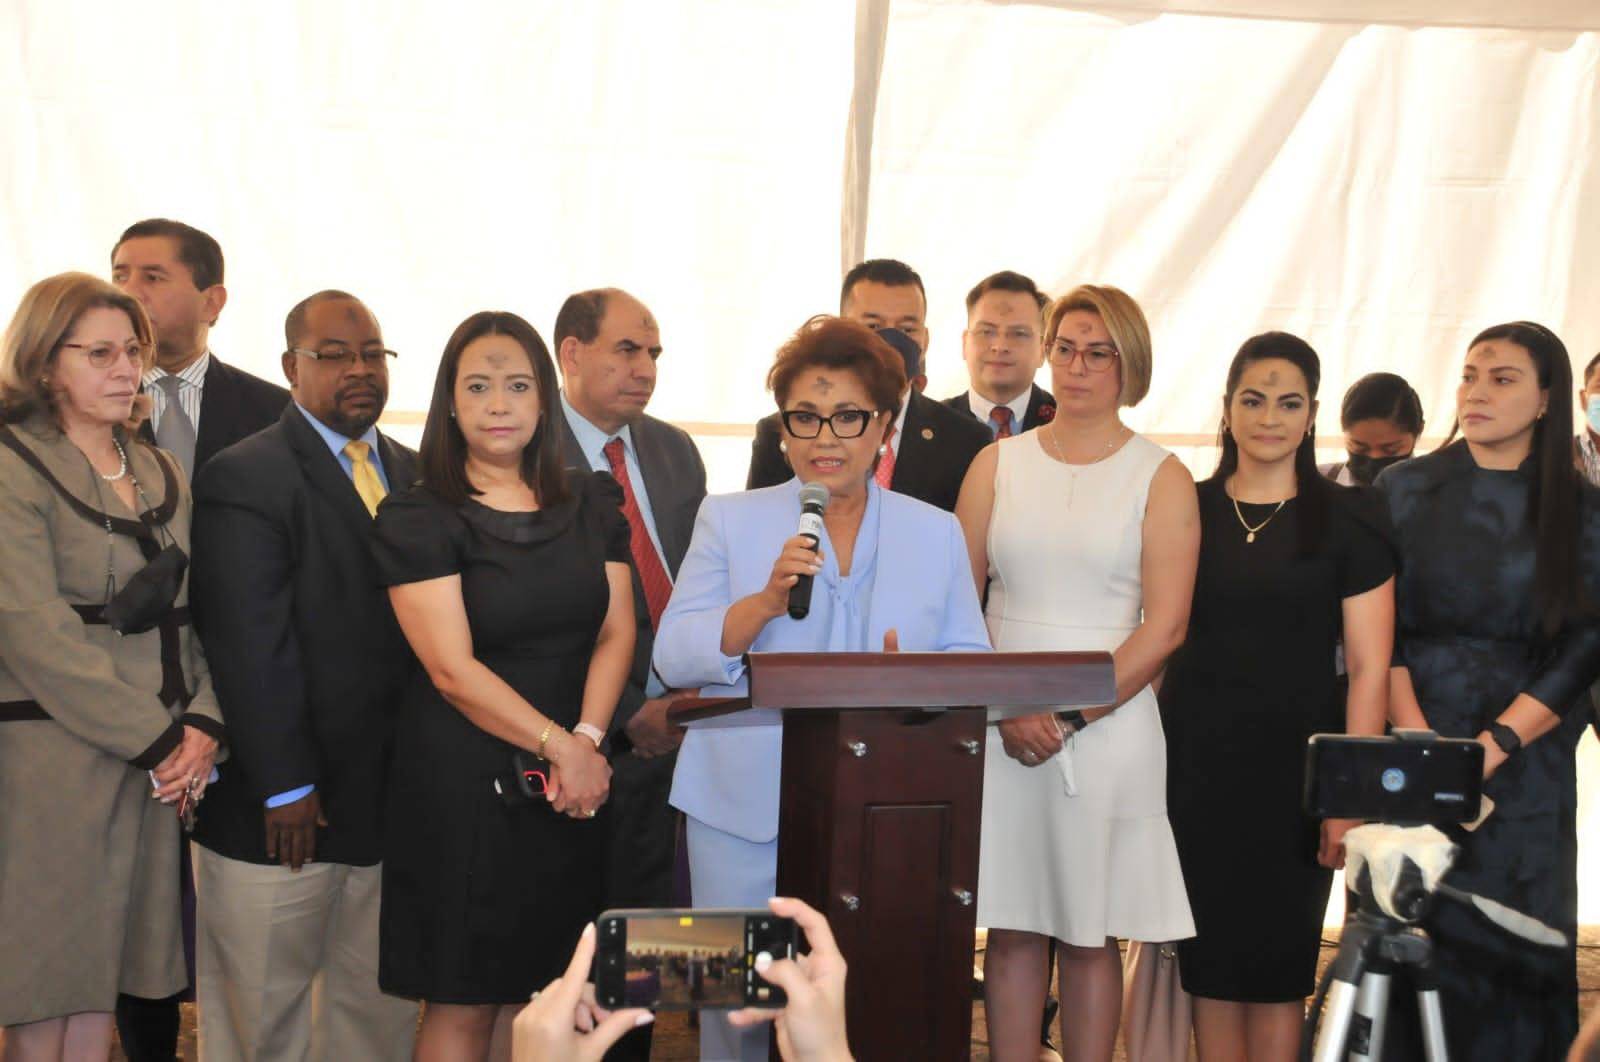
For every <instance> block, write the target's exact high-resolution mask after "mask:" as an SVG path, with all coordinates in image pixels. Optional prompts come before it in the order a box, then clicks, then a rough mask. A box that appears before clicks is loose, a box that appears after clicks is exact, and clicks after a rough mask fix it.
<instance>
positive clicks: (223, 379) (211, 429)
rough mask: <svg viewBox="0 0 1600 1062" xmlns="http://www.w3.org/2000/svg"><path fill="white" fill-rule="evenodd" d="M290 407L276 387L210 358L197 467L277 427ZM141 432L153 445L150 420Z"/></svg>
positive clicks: (197, 441)
mask: <svg viewBox="0 0 1600 1062" xmlns="http://www.w3.org/2000/svg"><path fill="white" fill-rule="evenodd" d="M288 404H289V392H288V391H286V390H284V389H283V388H282V387H279V386H278V385H277V384H273V383H268V382H267V381H265V380H263V379H262V378H261V377H259V376H252V375H250V374H249V373H247V372H245V371H244V370H243V369H236V368H234V367H233V366H232V365H229V364H228V363H227V362H225V361H222V360H221V359H220V358H218V357H217V356H216V355H215V354H213V355H211V364H210V365H209V366H207V367H206V382H205V387H204V388H203V389H202V390H201V392H200V426H199V428H198V429H197V431H196V434H195V438H194V468H195V471H196V472H199V471H200V469H201V467H202V466H203V465H204V464H205V463H206V462H207V461H209V460H211V459H212V458H213V457H215V456H216V455H217V454H218V453H220V452H221V451H223V450H226V449H227V448H228V447H230V446H232V445H233V444H234V443H236V442H238V441H239V440H241V439H244V438H247V437H249V436H251V435H254V434H255V433H256V432H258V431H260V430H261V429H262V428H266V427H270V426H271V425H273V424H276V423H277V421H278V417H280V416H281V415H282V414H283V409H284V407H285V406H287V405H288ZM139 432H140V434H141V435H143V436H144V438H145V440H146V441H147V442H149V443H150V444H151V445H152V446H153V445H155V441H156V437H155V433H154V431H153V430H152V428H151V424H150V422H149V421H148V420H147V421H145V422H144V424H142V425H141V426H140V428H139Z"/></svg>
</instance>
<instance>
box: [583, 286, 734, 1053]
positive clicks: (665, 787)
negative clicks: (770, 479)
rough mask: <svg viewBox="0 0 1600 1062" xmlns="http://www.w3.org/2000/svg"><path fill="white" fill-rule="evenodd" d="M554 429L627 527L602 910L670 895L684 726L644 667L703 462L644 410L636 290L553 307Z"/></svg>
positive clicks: (638, 1041)
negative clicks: (631, 618)
mask: <svg viewBox="0 0 1600 1062" xmlns="http://www.w3.org/2000/svg"><path fill="white" fill-rule="evenodd" d="M555 348H556V357H557V359H558V360H559V362H560V365H561V378H562V385H563V386H562V393H561V409H560V413H561V416H562V420H563V424H562V433H563V439H564V444H563V445H565V447H566V450H567V463H568V464H569V465H570V466H574V467H577V468H586V469H589V470H596V471H606V472H610V473H611V475H612V476H613V477H614V478H615V479H616V480H617V482H618V483H620V484H621V485H622V491H623V496H624V503H623V509H622V511H623V515H625V516H626V517H627V518H628V524H629V526H630V528H631V530H632V548H633V596H634V615H635V616H636V617H637V618H638V624H639V627H638V635H637V637H636V639H635V642H634V659H633V672H632V674H631V675H630V676H629V678H628V685H627V687H626V688H625V689H624V690H623V692H622V699H621V701H620V702H619V703H618V704H617V711H616V714H615V715H614V716H612V737H611V741H612V751H611V769H612V776H611V816H612V824H611V828H612V847H611V856H610V861H609V866H608V868H607V889H606V897H605V903H606V906H608V907H662V906H667V905H669V904H671V902H672V881H673V857H674V855H675V853H676V847H677V813H676V812H674V811H673V810H672V808H671V807H669V806H668V805H667V796H668V793H669V791H670V790H671V788H672V769H673V767H674V766H675V765H676V763H677V759H678V757H677V749H678V744H679V743H680V742H681V741H682V740H683V732H682V730H680V729H679V728H677V727H675V726H672V725H670V724H669V723H668V722H667V718H666V712H667V706H668V704H670V703H671V701H672V700H673V698H674V697H675V696H678V695H679V692H678V691H674V690H669V689H667V688H666V687H665V685H663V684H662V682H661V680H660V679H659V678H658V677H657V676H656V675H655V674H654V673H653V672H652V671H651V669H650V654H651V651H652V650H653V649H654V647H655V629H656V624H657V623H658V622H659V621H660V619H661V611H662V610H663V609H665V608H666V604H667V598H668V597H669V596H670V595H671V592H672V580H673V579H675V578H676V577H677V573H678V565H679V564H681V563H682V562H683V554H684V552H685V551H686V550H687V549H688V548H689V537H690V535H691V534H692V533H693V531H694V519H695V514H696V513H697V512H699V509H700V502H701V500H702V499H703V498H704V497H705V496H706V468H705V464H704V463H703V462H702V461H701V459H700V452H699V451H698V450H697V449H695V445H694V440H692V439H690V438H689V435H688V433H687V432H684V431H682V430H680V429H678V428H675V427H673V426H672V425H670V424H668V423H666V422H665V421H660V420H657V419H656V418H654V417H651V416H648V415H647V414H646V413H645V411H644V409H645V406H646V405H647V404H649V401H650V396H651V394H652V393H653V392H654V391H655V385H656V362H657V359H659V358H660V357H661V331H660V328H659V327H658V326H657V325H656V320H655V317H654V316H653V315H652V314H651V313H650V311H649V309H647V308H646V307H645V305H644V304H643V303H641V302H640V301H639V300H638V299H635V298H634V297H633V296H632V295H629V294H628V293H627V292H625V291H619V290H617V289H616V288H599V289H596V290H594V291H581V292H579V293H578V294H576V295H573V296H571V297H570V298H568V299H567V301H566V302H565V303H563V304H562V306H561V311H560V313H558V314H557V315H556V327H555ZM649 1056H650V1027H649V1026H645V1027H644V1028H642V1029H639V1030H636V1031H635V1032H632V1033H630V1034H629V1035H628V1036H627V1037H625V1038H624V1039H623V1040H622V1041H621V1042H620V1043H619V1044H618V1045H617V1047H615V1048H613V1049H612V1052H611V1053H610V1054H609V1055H607V1058H611V1059H617V1058H637V1059H647V1058H649Z"/></svg>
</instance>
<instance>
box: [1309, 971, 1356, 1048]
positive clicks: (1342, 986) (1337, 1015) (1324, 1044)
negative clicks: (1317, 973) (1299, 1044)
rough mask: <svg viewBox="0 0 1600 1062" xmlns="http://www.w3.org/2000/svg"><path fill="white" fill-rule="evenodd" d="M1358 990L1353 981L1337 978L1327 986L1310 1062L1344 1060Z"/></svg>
mask: <svg viewBox="0 0 1600 1062" xmlns="http://www.w3.org/2000/svg"><path fill="white" fill-rule="evenodd" d="M1359 991H1360V990H1359V989H1358V988H1357V987H1356V986H1355V985H1354V984H1353V983H1351V982H1349V981H1341V980H1338V979H1337V978H1336V979H1335V980H1334V981H1333V983H1332V984H1331V985H1329V986H1328V1001H1327V1002H1326V1003H1325V1004H1324V1005H1323V1008H1322V1025H1321V1027H1319V1028H1318V1029H1317V1046H1316V1048H1315V1050H1314V1051H1313V1052H1312V1054H1311V1059H1312V1062H1344V1045H1345V1041H1346V1040H1348V1039H1349V1038H1350V1019H1351V1018H1353V1017H1354V1016H1355V1012H1356V995H1357V993H1358V992H1359Z"/></svg>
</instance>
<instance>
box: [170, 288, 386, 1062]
mask: <svg viewBox="0 0 1600 1062" xmlns="http://www.w3.org/2000/svg"><path fill="white" fill-rule="evenodd" d="M284 331H285V334H286V336H287V341H288V344H287V345H288V350H287V351H286V352H285V353H284V355H283V370H284V375H285V376H287V377H288V379H289V384H290V392H291V395H292V396H293V399H294V402H293V404H291V405H290V406H289V407H288V408H287V409H285V410H284V412H283V416H282V417H281V418H280V419H279V420H278V422H277V424H275V425H273V426H272V427H270V428H267V429H266V430H265V431H261V432H258V433H257V434H255V435H253V436H251V437H250V438H248V439H246V440H244V441H243V442H240V443H237V444H236V445H234V446H232V447H229V448H228V449H227V450H224V451H223V452H222V453H220V454H218V455H217V456H216V457H214V458H212V459H211V460H210V461H209V462H208V463H207V464H206V465H205V467H204V468H203V469H202V470H201V472H200V475H199V476H198V477H197V478H196V480H195V515H194V564H193V568H192V576H191V577H192V583H191V585H192V586H193V588H194V589H193V592H192V598H191V600H192V602H193V609H194V618H195V624H196V627H197V629H198V630H199V633H200V637H201V640H202V642H204V644H205V648H206V657H207V660H208V663H209V664H210V667H211V674H212V678H213V681H214V684H215V686H216V690H217V698H218V700H219V701H220V702H221V704H222V706H223V718H224V719H225V720H226V722H227V727H228V750H229V758H228V760H227V761H226V762H224V763H223V764H222V765H221V766H220V767H219V772H220V777H219V778H218V780H217V781H216V782H215V783H213V784H212V786H211V788H210V789H209V791H208V795H207V797H206V800H205V804H204V806H203V807H202V808H201V809H200V815H199V823H198V825H197V827H196V829H195V834H194V839H195V842H196V846H197V847H196V849H195V882H196V886H197V889H198V892H199V896H200V907H199V918H198V926H197V930H198V932H197V938H198V939H197V946H198V947H197V950H198V966H199V969H198V984H197V994H198V997H199V1003H200V1036H201V1039H202V1041H203V1042H205V1044H206V1056H207V1058H208V1060H217V1062H233V1060H236V1059H269V1058H294V1059H298V1058H302V1057H307V1056H308V1052H309V1046H308V1045H309V1044H310V1043H312V1042H313V1041H315V1042H317V1043H319V1044H320V1051H319V1055H320V1057H326V1058H360V1059H376V1060H387V1059H393V1060H396V1062H400V1060H404V1059H408V1058H409V1057H410V1055H411V1044H412V1038H413V1034H414V1032H415V1026H416V1006H415V1004H412V1003H407V1002H405V1001H403V1000H399V999H395V998H392V997H389V996H385V995H383V994H382V993H381V992H380V991H379V990H378V978H377V970H378V891H379V880H380V867H379V860H380V858H381V852H382V825H381V808H382V806H383V799H384V779H385V774H386V768H387V764H388V759H389V747H390V735H391V732H392V725H391V715H392V713H393V711H394V709H395V705H396V704H398V703H399V700H400V695H401V691H402V690H403V689H404V687H405V684H406V680H407V677H408V672H409V669H410V668H411V667H413V666H415V665H414V663H413V662H412V658H411V654H410V651H409V649H408V648H407V646H406V642H405V639H404V637H403V636H402V634H401V632H400V629H399V626H398V625H397V624H396V623H395V621H394V616H393V613H392V612H391V611H390V608H389V603H388V599H387V598H386V597H385V595H384V592H383V590H382V588H381V587H380V586H379V584H378V575H377V570H376V566H375V564H374V561H373V558H372V554H371V538H372V516H373V514H374V513H375V512H376V511H377V507H378V503H379V501H380V500H381V499H382V498H383V497H384V495H385V494H386V493H387V492H388V491H389V490H390V489H399V488H401V487H404V486H406V485H408V484H410V483H411V482H412V481H413V480H414V479H415V477H416V471H417V469H416V454H414V453H413V452H412V451H410V450H408V449H406V448H405V447H403V446H399V445H397V444H396V443H394V442H393V441H391V440H390V439H388V438H386V437H384V436H382V435H380V434H379V433H378V431H377V428H376V424H377V420H378V416H379V414H380V413H382V412H383V406H384V402H385V400H386V399H387V397H388V390H389V369H388V360H389V358H391V357H393V356H394V355H393V352H392V351H389V350H386V349H385V348H384V345H383V336H382V333H381V332H380V331H379V328H378V322H377V320H376V319H375V318H374V317H373V316H372V314H371V312H370V311H368V310H367V308H366V307H365V306H363V305H362V304H361V302H360V301H359V300H357V299H355V298H354V297H353V296H350V295H347V294H345V293H343V292H338V291H324V292H320V293H318V294H316V295H313V296H311V297H310V298H309V299H306V300H305V301H303V302H301V303H300V304H299V305H297V306H296V307H295V308H294V309H293V310H291V311H290V313H289V317H288V320H287V321H286V323H285V328H284ZM314 982H315V985H314ZM313 1016H315V1023H316V1028H313Z"/></svg>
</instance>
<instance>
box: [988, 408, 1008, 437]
mask: <svg viewBox="0 0 1600 1062" xmlns="http://www.w3.org/2000/svg"><path fill="white" fill-rule="evenodd" d="M1011 419H1012V418H1011V407H1010V406H995V407H994V408H993V409H991V410H989V423H990V424H993V425H994V437H995V438H996V439H1009V438H1011Z"/></svg>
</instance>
